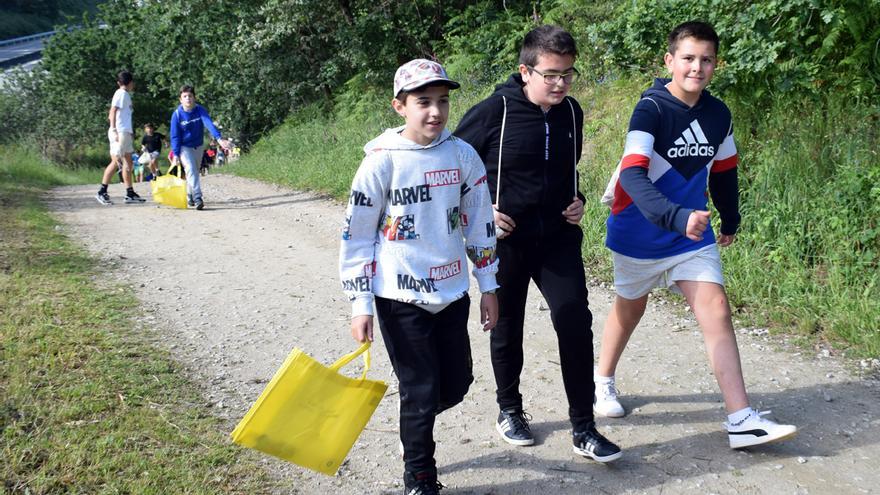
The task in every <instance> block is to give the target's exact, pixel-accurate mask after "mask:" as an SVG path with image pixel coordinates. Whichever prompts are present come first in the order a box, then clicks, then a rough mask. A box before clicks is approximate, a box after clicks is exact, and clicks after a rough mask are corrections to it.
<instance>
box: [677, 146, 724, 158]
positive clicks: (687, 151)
mask: <svg viewBox="0 0 880 495" xmlns="http://www.w3.org/2000/svg"><path fill="white" fill-rule="evenodd" d="M666 155H667V156H669V158H682V157H686V156H713V155H715V147H714V146H707V145H701V144H691V145H689V146H678V147H676V148H669V151H667V152H666Z"/></svg>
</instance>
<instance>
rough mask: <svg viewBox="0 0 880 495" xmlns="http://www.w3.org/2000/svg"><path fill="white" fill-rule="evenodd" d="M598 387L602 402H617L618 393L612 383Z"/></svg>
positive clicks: (601, 384)
mask: <svg viewBox="0 0 880 495" xmlns="http://www.w3.org/2000/svg"><path fill="white" fill-rule="evenodd" d="M598 385H599V391H600V392H601V394H602V400H617V394H618V393H620V392H619V391H618V390H617V387H615V386H614V382H606V383H599V384H598Z"/></svg>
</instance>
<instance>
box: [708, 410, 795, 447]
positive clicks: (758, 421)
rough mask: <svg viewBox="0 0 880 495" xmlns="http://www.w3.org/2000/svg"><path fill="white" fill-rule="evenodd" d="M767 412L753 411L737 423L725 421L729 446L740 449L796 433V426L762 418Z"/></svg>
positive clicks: (779, 439)
mask: <svg viewBox="0 0 880 495" xmlns="http://www.w3.org/2000/svg"><path fill="white" fill-rule="evenodd" d="M767 414H770V411H761V412H758V411H753V412H752V414H750V415H748V416H746V418H745V419H743V420H742V421H740V422H739V423H737V424H731V423H728V422H725V423H724V427H725V428H727V438H728V439H730V448H732V449H741V448H743V447H750V446H752V445H761V444H762V443H770V442H779V441H782V440H788V439H789V438H792V437H794V436H795V435H797V426H794V425H781V424H779V423H777V422H775V421H773V420H769V419H764V418H763V417H762V416H765V415H767Z"/></svg>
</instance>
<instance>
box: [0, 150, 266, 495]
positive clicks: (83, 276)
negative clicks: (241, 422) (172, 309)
mask: <svg viewBox="0 0 880 495" xmlns="http://www.w3.org/2000/svg"><path fill="white" fill-rule="evenodd" d="M90 180H91V181H93V180H94V171H93V170H71V169H64V168H59V167H57V166H54V165H52V164H50V163H47V162H45V161H42V160H41V159H40V158H39V157H38V155H37V154H36V153H35V152H33V151H30V150H26V149H24V148H20V147H9V146H2V147H0V208H2V214H0V453H2V458H3V462H2V463H0V493H32V494H39V493H144V494H150V493H152V494H166V493H191V494H196V493H205V494H208V493H242V494H244V493H248V494H250V493H268V492H271V490H272V484H271V483H270V482H268V481H267V478H266V476H265V474H263V472H262V470H261V469H260V468H259V467H258V466H259V464H258V461H257V460H256V458H255V457H256V456H252V455H251V454H250V453H249V452H246V451H244V450H243V449H239V448H235V447H234V446H232V445H231V443H230V442H229V440H228V437H227V435H226V431H225V430H227V427H226V426H225V425H223V424H222V423H221V422H220V421H219V420H217V419H215V418H213V417H211V415H210V410H209V409H207V407H206V405H205V401H204V399H202V398H201V397H200V396H199V393H198V391H197V390H196V389H195V387H194V386H193V385H192V384H190V383H189V382H188V381H187V378H186V377H185V376H184V375H183V374H182V373H181V370H180V369H179V368H178V366H177V365H176V364H175V363H174V362H173V360H172V359H171V357H170V356H169V355H168V353H167V351H165V350H161V349H160V348H159V347H158V346H156V345H155V344H153V343H151V342H150V341H151V339H153V338H154V336H150V335H149V334H147V333H140V332H139V331H138V329H136V328H135V327H134V320H133V318H132V317H133V316H134V315H135V314H136V312H137V311H138V309H137V304H136V301H135V299H134V297H133V295H132V294H131V292H130V291H129V290H127V289H125V288H122V287H118V286H115V285H114V284H110V283H107V282H106V278H105V277H104V276H103V274H102V271H101V269H100V267H99V266H97V264H96V262H95V261H94V260H93V259H92V258H90V257H89V256H88V254H87V253H85V252H84V251H83V249H82V248H80V247H77V246H75V245H74V243H72V242H71V241H70V240H69V239H67V238H66V237H65V235H64V229H63V228H60V226H59V225H58V224H57V222H56V221H55V220H54V219H53V218H52V216H51V215H49V213H48V212H47V210H46V207H45V204H44V202H43V197H42V196H43V194H44V193H45V190H46V189H47V188H48V187H51V186H58V185H66V184H77V183H83V182H87V181H90Z"/></svg>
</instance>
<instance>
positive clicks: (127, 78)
mask: <svg viewBox="0 0 880 495" xmlns="http://www.w3.org/2000/svg"><path fill="white" fill-rule="evenodd" d="M116 84H117V85H118V86H119V89H117V90H116V92H115V93H114V94H113V100H112V101H111V102H110V113H109V115H108V119H109V121H110V128H109V129H108V130H107V139H108V140H109V142H110V164H109V165H107V167H106V168H105V169H104V177H103V178H102V180H101V188H100V189H99V190H98V193H97V194H96V195H95V199H97V200H98V202H99V203H101V204H102V205H112V204H113V201H111V200H110V195H109V194H108V193H107V186H108V185H109V184H110V179H112V178H113V174H115V173H116V169H117V167H121V168H122V182H123V183H125V202H126V203H143V202H144V199H143V198H141V197H140V196H138V194H137V193H136V192H134V188H132V185H131V174H132V170H134V164H133V162H132V159H131V154H132V153H134V147H133V146H132V139H133V133H134V127H133V126H132V123H131V115H132V103H131V94H130V92H131V91H132V90H133V89H134V78H133V77H132V75H131V72H128V71H125V70H124V71H122V72H120V73H119V74H118V75H117V76H116Z"/></svg>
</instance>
